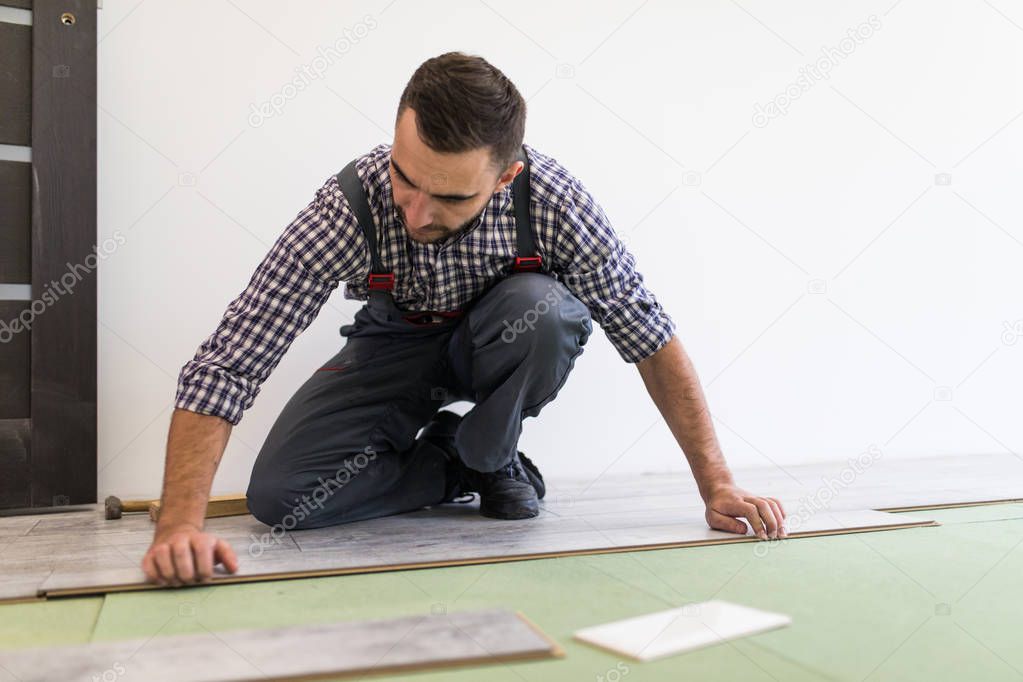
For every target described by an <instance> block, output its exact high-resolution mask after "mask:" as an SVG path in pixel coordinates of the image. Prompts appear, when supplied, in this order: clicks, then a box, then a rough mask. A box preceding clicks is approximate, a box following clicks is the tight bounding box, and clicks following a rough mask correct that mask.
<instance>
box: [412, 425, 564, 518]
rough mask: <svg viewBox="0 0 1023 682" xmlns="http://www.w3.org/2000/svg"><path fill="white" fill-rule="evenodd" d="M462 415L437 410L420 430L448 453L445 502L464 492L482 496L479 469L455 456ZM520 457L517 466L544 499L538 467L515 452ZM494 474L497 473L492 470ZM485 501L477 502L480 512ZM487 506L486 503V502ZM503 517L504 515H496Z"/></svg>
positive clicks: (537, 495) (456, 454) (481, 480)
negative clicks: (467, 464) (447, 493)
mask: <svg viewBox="0 0 1023 682" xmlns="http://www.w3.org/2000/svg"><path fill="white" fill-rule="evenodd" d="M461 421H462V417H461V415H458V414H455V413H454V412H451V411H448V410H440V411H439V412H437V413H436V414H435V415H433V418H431V419H430V421H429V423H427V425H426V427H425V428H424V429H423V433H422V434H421V435H420V438H423V439H425V440H428V441H430V442H431V443H433V444H434V445H436V446H438V447H440V448H441V449H443V450H444V451H445V452H446V453H447V455H448V461H449V464H450V465H451V468H450V469H449V476H448V489H449V493H450V494H449V495H448V496H446V497H445V500H444V501H445V502H450V501H451V500H452V499H454V498H455V497H459V496H462V495H465V494H467V493H471V492H475V493H480V496H481V497H482V495H483V491H482V490H481V489H480V488H482V487H483V478H482V477H484V476H486V474H483V473H481V472H479V471H474V470H473V469H470V468H468V467H467V466H465V464H464V463H463V462H462V460H461V458H460V457H459V456H458V451H457V450H456V449H455V431H456V430H457V429H458V424H459V423H461ZM517 458H518V460H519V464H520V467H519V468H520V469H521V470H522V471H524V472H525V474H526V477H527V479H528V481H529V483H530V485H532V486H533V489H534V491H535V492H536V497H537V499H541V500H542V499H543V496H544V495H545V494H546V492H547V490H546V487H545V486H544V482H543V475H542V474H541V473H540V470H539V469H538V468H537V467H536V465H535V464H533V462H532V460H530V459H529V458H528V457H526V455H525V454H524V453H522V452H519V453H517ZM494 473H496V472H494ZM483 506H484V503H483V501H482V500H481V501H480V507H481V512H482V510H483ZM488 508H489V505H488ZM484 516H490V514H487V513H484ZM531 516H536V514H531V515H530V516H525V517H510V518H530V517H531ZM497 518H504V517H497Z"/></svg>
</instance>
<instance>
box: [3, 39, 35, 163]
mask: <svg viewBox="0 0 1023 682" xmlns="http://www.w3.org/2000/svg"><path fill="white" fill-rule="evenodd" d="M0 64H3V68H2V69H0V111H2V112H3V116H0V144H17V145H23V146H24V145H28V144H30V140H31V137H32V27H31V26H22V25H21V24H9V23H7V22H0Z"/></svg>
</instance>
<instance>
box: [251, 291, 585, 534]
mask: <svg viewBox="0 0 1023 682" xmlns="http://www.w3.org/2000/svg"><path fill="white" fill-rule="evenodd" d="M590 332H591V321H590V317H589V314H588V311H587V309H586V307H585V306H584V305H583V304H582V303H581V302H580V301H579V300H578V299H576V298H575V297H574V296H572V295H571V293H570V292H569V291H568V289H566V288H565V287H564V285H562V284H560V283H558V282H557V281H555V280H554V279H553V278H551V277H548V276H545V275H539V274H536V273H520V274H516V275H512V276H511V277H508V278H506V279H504V280H501V281H500V282H498V283H497V284H495V285H494V286H493V287H492V288H491V289H490V290H489V291H488V292H487V293H486V294H485V295H483V296H482V297H481V298H480V299H479V300H478V301H477V302H476V303H475V305H474V306H473V307H472V309H470V311H469V312H468V313H467V314H466V316H465V317H464V318H463V319H462V320H461V322H460V323H459V324H458V325H457V326H455V327H454V328H453V329H451V330H449V331H444V332H440V333H437V334H435V335H431V336H426V337H422V336H409V337H403V336H401V335H394V334H390V335H379V336H352V337H349V338H348V340H347V343H346V344H345V346H344V347H343V348H342V349H341V351H340V352H339V353H338V354H337V355H335V356H334V357H333V358H331V359H330V360H329V361H328V362H327V363H326V364H325V365H324V366H323V367H322V368H321V369H319V370H317V371H316V372H314V373H313V376H311V377H310V378H309V379H308V380H307V381H306V382H305V383H304V384H303V385H302V386H301V387H300V388H299V390H298V391H297V392H296V393H295V395H293V396H292V397H291V399H290V400H289V401H288V403H287V404H286V405H285V406H284V409H283V410H282V411H281V413H280V415H279V416H278V417H277V420H276V421H275V422H274V425H273V427H272V428H271V430H270V433H269V435H268V436H267V439H266V441H265V442H264V444H263V447H262V448H261V449H260V452H259V455H258V456H257V458H256V462H255V464H254V465H253V470H252V476H251V479H250V481H249V488H248V493H247V495H248V504H249V510H250V511H251V512H252V513H253V514H254V515H255V516H256V518H257V519H259V520H260V521H262V522H264V523H266V524H268V525H281V526H282V527H283V528H284V529H285V530H290V529H292V528H316V527H320V526H327V525H333V524H337V523H344V522H349V521H357V520H362V519H368V518H374V517H378V516H386V515H390V514H397V513H401V512H405V511H411V510H414V509H419V508H421V507H424V506H428V505H432V504H437V503H439V502H441V501H442V500H443V498H444V492H445V489H446V484H447V481H446V475H445V457H444V454H443V453H442V452H441V451H440V450H439V449H437V448H436V447H435V446H433V445H431V444H430V443H428V442H426V441H423V440H420V439H417V438H416V434H417V433H418V432H419V430H420V429H421V428H422V427H423V426H424V425H425V424H426V422H427V421H428V420H429V419H430V417H431V416H432V415H433V414H434V413H435V412H436V411H437V409H439V408H440V407H442V406H443V405H446V404H448V403H451V402H454V401H456V400H463V399H464V400H470V401H472V402H474V403H475V405H474V406H473V408H472V409H471V410H470V411H469V412H468V413H467V414H466V416H465V418H464V419H463V420H462V422H461V424H460V425H459V429H458V432H457V433H456V435H455V444H456V448H457V449H458V452H459V455H460V456H461V458H462V460H463V461H464V462H465V463H466V464H467V465H468V466H470V467H471V468H474V469H477V470H479V471H492V470H494V469H497V468H499V467H501V466H503V465H504V464H506V463H507V462H508V461H509V460H510V459H511V457H512V456H513V455H514V453H515V451H516V447H517V443H518V439H519V435H520V434H521V430H522V419H523V418H525V417H527V416H536V415H537V414H539V412H540V409H541V408H542V407H543V406H544V405H546V404H547V403H548V402H550V401H551V400H553V399H554V397H555V396H556V395H557V392H558V391H559V390H560V388H561V386H562V385H563V384H564V382H565V380H566V379H567V377H568V374H569V372H570V371H571V369H572V367H573V365H574V363H575V358H576V357H577V356H578V355H579V354H580V353H581V352H582V348H583V346H584V344H585V343H586V341H587V339H588V338H589V335H590Z"/></svg>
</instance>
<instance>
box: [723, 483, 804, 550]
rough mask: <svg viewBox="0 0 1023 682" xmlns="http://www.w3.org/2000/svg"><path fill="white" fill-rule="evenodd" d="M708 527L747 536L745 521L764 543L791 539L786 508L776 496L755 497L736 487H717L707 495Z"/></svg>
mask: <svg viewBox="0 0 1023 682" xmlns="http://www.w3.org/2000/svg"><path fill="white" fill-rule="evenodd" d="M706 504H707V513H706V519H707V524H708V525H709V526H710V527H711V528H713V529H715V530H723V531H727V532H729V533H741V534H743V535H745V534H746V531H747V528H746V524H745V523H743V522H742V521H740V520H739V518H744V519H746V520H747V521H749V524H750V526H752V527H753V532H755V533H756V534H757V536H759V537H760V539H761V540H767V539H768V538H771V539H778V538H779V537H782V538H784V537H787V536H788V533H786V532H785V527H784V519H785V509H784V508H783V507H782V506H781V502H779V501H778V500H777V499H776V498H774V497H760V496H758V495H751V494H750V493H748V492H746V491H745V490H743V489H742V488H737V487H735V486H734V485H722V486H720V487H717V488H714V489H713V490H712V491H711V493H710V494H709V495H708V496H707V501H706Z"/></svg>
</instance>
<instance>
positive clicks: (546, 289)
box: [491, 273, 592, 346]
mask: <svg viewBox="0 0 1023 682" xmlns="http://www.w3.org/2000/svg"><path fill="white" fill-rule="evenodd" d="M492 293H494V294H496V296H495V298H494V299H493V303H494V306H493V308H492V309H491V322H493V323H496V324H497V325H498V326H499V333H500V335H501V340H502V341H504V342H505V343H521V342H523V341H526V342H529V343H530V344H540V345H549V344H550V343H551V342H554V341H557V340H560V339H564V338H566V337H568V338H575V339H576V343H577V344H578V345H580V346H581V345H583V344H585V343H586V340H587V339H588V338H589V336H590V333H591V331H592V322H591V319H590V313H589V310H588V309H587V308H586V306H585V305H584V304H583V302H582V301H580V300H579V299H578V298H576V297H575V296H574V295H573V294H572V292H571V291H569V289H568V287H566V286H565V285H564V284H562V283H561V282H559V281H557V280H556V279H554V278H553V277H550V276H548V275H541V274H538V273H519V274H516V275H513V276H511V277H508V278H506V279H504V280H502V281H501V282H500V283H499V284H498V285H497V286H496V287H495V290H494V291H493V292H492Z"/></svg>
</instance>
